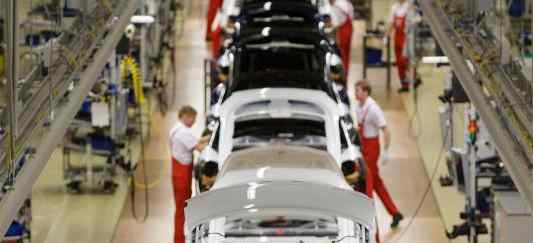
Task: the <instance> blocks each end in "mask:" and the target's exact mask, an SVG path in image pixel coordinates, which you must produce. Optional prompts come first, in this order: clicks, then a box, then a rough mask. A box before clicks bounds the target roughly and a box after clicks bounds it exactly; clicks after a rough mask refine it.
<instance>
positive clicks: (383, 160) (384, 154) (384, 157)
mask: <svg viewBox="0 0 533 243" xmlns="http://www.w3.org/2000/svg"><path fill="white" fill-rule="evenodd" d="M389 158H390V157H389V151H387V150H385V149H384V150H383V151H381V154H380V156H379V163H380V165H381V166H385V165H387V163H388V162H389Z"/></svg>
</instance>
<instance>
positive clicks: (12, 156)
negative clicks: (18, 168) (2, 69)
mask: <svg viewBox="0 0 533 243" xmlns="http://www.w3.org/2000/svg"><path fill="white" fill-rule="evenodd" d="M5 11H6V12H5V16H6V27H7V28H6V32H7V35H6V37H7V38H6V42H7V50H6V51H7V59H6V64H7V65H6V66H7V70H6V74H7V80H8V82H7V93H8V98H9V99H8V112H7V114H8V117H9V136H8V140H9V149H8V151H9V152H8V158H9V165H10V166H9V168H10V172H9V173H10V176H9V178H10V179H9V183H13V181H12V180H11V179H12V177H13V176H14V167H15V160H16V139H17V135H18V128H17V116H18V115H17V104H18V97H17V80H18V28H17V25H18V23H17V15H18V1H16V0H9V1H7V7H6V9H5Z"/></svg>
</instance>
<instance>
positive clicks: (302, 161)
mask: <svg viewBox="0 0 533 243" xmlns="http://www.w3.org/2000/svg"><path fill="white" fill-rule="evenodd" d="M218 177H219V178H218V179H217V181H216V183H215V184H214V186H213V188H212V189H211V190H210V191H208V192H205V193H203V194H200V195H197V196H195V197H193V198H192V199H190V200H189V201H188V203H187V207H186V209H185V215H186V242H187V243H222V242H224V243H226V242H227V243H229V242H239V243H240V242H243V243H244V242H264V243H266V242H308V243H314V242H316V243H318V242H333V241H336V242H341V243H373V242H375V241H374V235H375V229H376V228H375V217H376V215H375V207H374V202H373V200H372V199H370V198H368V197H366V196H365V195H364V194H361V193H358V192H355V191H354V190H353V189H352V188H350V186H349V185H348V184H347V183H346V181H345V180H344V178H343V176H342V173H341V172H340V169H339V167H338V165H337V164H336V161H335V160H334V159H333V158H332V157H331V155H329V154H328V153H327V152H325V151H321V150H317V149H312V148H305V147H295V146H283V145H282V146H270V147H268V146H267V147H256V148H249V149H245V150H241V151H237V152H234V153H233V154H232V155H231V156H230V157H229V158H228V160H227V161H226V163H225V165H224V167H223V169H222V170H221V172H220V173H219V176H218ZM311 226H312V227H311Z"/></svg>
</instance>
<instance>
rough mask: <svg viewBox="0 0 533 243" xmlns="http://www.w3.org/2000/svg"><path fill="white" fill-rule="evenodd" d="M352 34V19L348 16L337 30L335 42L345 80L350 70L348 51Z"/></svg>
mask: <svg viewBox="0 0 533 243" xmlns="http://www.w3.org/2000/svg"><path fill="white" fill-rule="evenodd" d="M352 34H353V25H352V20H351V19H350V18H348V19H347V20H346V21H345V22H344V23H343V24H342V25H341V26H340V27H339V29H338V30H337V43H338V46H339V51H340V54H341V59H342V65H343V66H344V71H345V73H346V80H348V72H349V70H350V51H351V49H352Z"/></svg>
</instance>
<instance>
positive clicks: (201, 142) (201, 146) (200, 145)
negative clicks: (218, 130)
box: [194, 135, 211, 152]
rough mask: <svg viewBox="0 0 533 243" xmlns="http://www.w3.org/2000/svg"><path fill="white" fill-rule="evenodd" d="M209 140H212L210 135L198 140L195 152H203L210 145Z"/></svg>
mask: <svg viewBox="0 0 533 243" xmlns="http://www.w3.org/2000/svg"><path fill="white" fill-rule="evenodd" d="M209 140H211V136H210V135H207V136H204V137H201V138H200V139H199V140H198V143H197V144H196V146H194V150H196V151H198V152H202V151H203V150H204V149H205V147H206V146H207V145H208V144H209Z"/></svg>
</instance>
